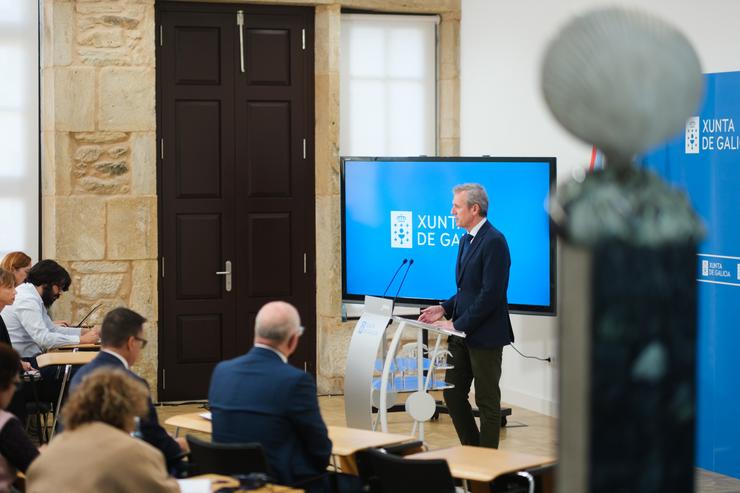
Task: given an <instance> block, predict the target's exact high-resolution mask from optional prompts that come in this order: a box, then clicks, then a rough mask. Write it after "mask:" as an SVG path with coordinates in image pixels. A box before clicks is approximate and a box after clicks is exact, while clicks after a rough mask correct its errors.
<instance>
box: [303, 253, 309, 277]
mask: <svg viewBox="0 0 740 493" xmlns="http://www.w3.org/2000/svg"><path fill="white" fill-rule="evenodd" d="M307 258H308V255H306V254H305V253H304V254H303V273H304V274H306V273H307V272H308V268H307V267H308V260H307Z"/></svg>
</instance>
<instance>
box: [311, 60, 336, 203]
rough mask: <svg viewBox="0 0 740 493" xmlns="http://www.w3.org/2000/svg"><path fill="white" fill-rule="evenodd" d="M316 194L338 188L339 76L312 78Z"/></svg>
mask: <svg viewBox="0 0 740 493" xmlns="http://www.w3.org/2000/svg"><path fill="white" fill-rule="evenodd" d="M315 97H316V127H315V132H316V151H315V162H316V163H315V168H316V186H315V188H316V195H317V196H321V195H334V194H338V193H339V191H340V187H339V74H338V73H334V74H327V75H317V76H316V89H315Z"/></svg>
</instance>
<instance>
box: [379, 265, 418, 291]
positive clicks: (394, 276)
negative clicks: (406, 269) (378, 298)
mask: <svg viewBox="0 0 740 493" xmlns="http://www.w3.org/2000/svg"><path fill="white" fill-rule="evenodd" d="M408 261H409V259H407V258H405V259H403V261H402V262H401V265H399V266H398V269H396V273H395V274H393V277H391V282H389V283H388V285H387V286H386V287H385V291H383V298H385V294H386V293H387V292H388V289H389V288H390V287H391V284H393V281H395V280H396V276H397V275H398V273H399V272H401V267H403V266H404V264H405V263H406V262H408ZM412 262H413V260H412Z"/></svg>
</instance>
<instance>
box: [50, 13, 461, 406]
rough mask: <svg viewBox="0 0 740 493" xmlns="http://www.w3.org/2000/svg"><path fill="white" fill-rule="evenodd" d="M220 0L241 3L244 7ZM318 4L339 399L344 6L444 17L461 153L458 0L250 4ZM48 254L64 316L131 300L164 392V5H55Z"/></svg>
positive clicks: (319, 108)
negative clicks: (62, 285)
mask: <svg viewBox="0 0 740 493" xmlns="http://www.w3.org/2000/svg"><path fill="white" fill-rule="evenodd" d="M211 3H237V2H236V1H234V0H225V1H222V2H211ZM249 3H263V4H290V5H314V6H316V19H315V53H316V62H315V63H316V65H315V101H316V104H315V107H316V123H315V142H316V155H315V162H316V242H317V248H316V252H317V259H316V264H317V269H316V271H317V279H316V285H317V292H316V297H317V300H316V301H317V327H318V331H317V332H318V341H317V346H318V355H317V360H318V385H319V390H320V392H323V393H338V392H341V390H342V387H343V381H344V366H345V360H346V354H347V347H348V344H349V338H350V336H351V331H352V327H353V324H352V323H342V321H341V316H340V314H341V262H340V259H341V251H340V236H339V232H340V231H341V228H340V211H339V193H340V190H339V56H340V53H339V39H340V36H339V34H340V15H341V8H342V7H343V6H345V7H351V8H359V9H367V10H377V11H385V12H404V13H413V12H418V13H438V14H440V15H441V19H442V22H441V24H440V80H439V85H438V88H439V115H440V121H439V149H440V154H441V155H456V154H458V152H459V142H460V138H459V91H460V83H459V54H458V51H459V26H460V0H342V1H334V0H314V1H304V0H271V1H268V0H250V2H249ZM43 5H44V8H43V20H42V23H43V32H42V50H43V54H42V228H43V234H42V243H43V246H42V248H43V256H44V257H45V258H55V259H57V260H58V261H59V262H60V263H62V264H63V265H65V266H66V267H67V268H68V269H69V270H70V273H71V275H72V278H73V283H72V289H71V291H70V293H68V294H66V295H64V296H63V297H62V298H61V299H60V301H58V302H57V304H56V305H55V306H54V315H55V317H56V318H65V319H66V318H69V319H72V320H78V319H79V318H81V317H82V315H83V314H84V313H86V312H87V311H88V310H89V309H90V307H91V306H92V305H93V304H94V303H96V302H98V301H100V302H102V303H103V305H104V306H103V307H102V308H101V309H100V310H99V311H98V312H97V313H96V315H95V316H94V317H93V320H92V321H93V322H97V321H100V319H101V317H102V315H103V314H104V313H105V312H106V311H107V310H108V309H110V308H112V307H114V306H119V305H126V306H129V307H130V308H132V309H134V310H137V311H138V312H140V313H142V314H143V315H144V316H146V317H147V319H148V320H149V323H148V324H147V326H146V336H145V337H146V338H147V339H149V341H151V342H150V344H149V345H148V346H147V348H146V350H145V351H144V354H143V356H142V361H141V362H140V363H139V364H137V368H136V371H138V372H139V373H141V374H142V375H143V376H144V377H145V378H147V379H148V380H149V381H150V384H151V387H152V390H153V391H154V390H155V389H156V388H157V387H156V374H157V372H156V367H157V344H156V342H157V318H158V316H157V315H158V308H157V254H158V252H157V210H156V208H157V198H156V166H157V162H156V112H155V56H154V53H155V45H154V43H155V39H154V34H155V32H156V29H155V23H154V0H44V2H43Z"/></svg>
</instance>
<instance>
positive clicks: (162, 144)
mask: <svg viewBox="0 0 740 493" xmlns="http://www.w3.org/2000/svg"><path fill="white" fill-rule="evenodd" d="M159 158H160V159H162V160H164V139H159Z"/></svg>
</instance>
